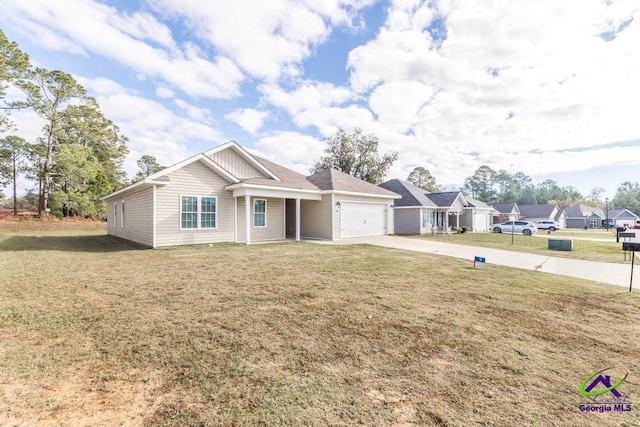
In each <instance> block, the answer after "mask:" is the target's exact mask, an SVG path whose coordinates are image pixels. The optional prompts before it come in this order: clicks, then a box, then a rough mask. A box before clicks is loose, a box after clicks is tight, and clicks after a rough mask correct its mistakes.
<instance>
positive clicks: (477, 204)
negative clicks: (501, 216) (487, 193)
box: [462, 196, 496, 233]
mask: <svg viewBox="0 0 640 427" xmlns="http://www.w3.org/2000/svg"><path fill="white" fill-rule="evenodd" d="M464 198H465V199H466V200H467V206H466V207H465V208H464V217H463V220H462V225H465V226H467V227H469V230H470V231H474V232H476V233H488V232H490V231H491V228H492V226H493V215H494V214H495V213H496V210H495V209H494V208H492V207H491V206H489V205H488V204H486V203H484V202H482V201H480V200H477V199H474V198H473V197H470V196H464Z"/></svg>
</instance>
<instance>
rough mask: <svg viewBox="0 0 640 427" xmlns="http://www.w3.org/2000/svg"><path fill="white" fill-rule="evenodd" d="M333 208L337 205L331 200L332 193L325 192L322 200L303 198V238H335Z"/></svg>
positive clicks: (301, 202) (301, 215) (301, 210)
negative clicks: (332, 220)
mask: <svg viewBox="0 0 640 427" xmlns="http://www.w3.org/2000/svg"><path fill="white" fill-rule="evenodd" d="M333 209H335V206H334V205H333V203H332V201H331V194H323V195H322V200H301V201H300V236H301V237H302V238H311V239H326V240H331V239H332V238H333V229H332V222H331V216H332V210H333ZM294 214H295V210H294Z"/></svg>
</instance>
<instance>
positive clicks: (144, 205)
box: [107, 188, 153, 247]
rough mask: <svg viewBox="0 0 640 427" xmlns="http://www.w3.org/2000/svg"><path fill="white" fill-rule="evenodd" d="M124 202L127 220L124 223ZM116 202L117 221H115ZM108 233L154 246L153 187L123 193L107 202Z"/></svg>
mask: <svg viewBox="0 0 640 427" xmlns="http://www.w3.org/2000/svg"><path fill="white" fill-rule="evenodd" d="M122 202H124V207H125V208H124V212H125V215H124V217H125V222H124V226H123V224H122V204H123V203H122ZM114 204H115V205H116V212H117V215H116V221H114V218H113V214H114ZM107 209H108V210H107V234H109V235H110V236H116V237H120V238H122V239H126V240H131V241H133V242H136V243H140V244H141V245H145V246H149V247H152V246H153V188H145V189H143V190H140V191H136V192H132V193H129V194H123V195H122V196H120V197H116V198H113V199H112V200H109V201H108V202H107Z"/></svg>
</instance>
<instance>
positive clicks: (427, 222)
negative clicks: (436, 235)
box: [422, 210, 433, 227]
mask: <svg viewBox="0 0 640 427" xmlns="http://www.w3.org/2000/svg"><path fill="white" fill-rule="evenodd" d="M432 225H433V211H428V210H423V211H422V226H423V227H431V226H432Z"/></svg>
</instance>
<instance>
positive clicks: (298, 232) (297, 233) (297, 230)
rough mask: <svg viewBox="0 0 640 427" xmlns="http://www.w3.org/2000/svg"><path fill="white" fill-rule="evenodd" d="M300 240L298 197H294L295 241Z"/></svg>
mask: <svg viewBox="0 0 640 427" xmlns="http://www.w3.org/2000/svg"><path fill="white" fill-rule="evenodd" d="M299 241H300V199H296V242H299Z"/></svg>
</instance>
